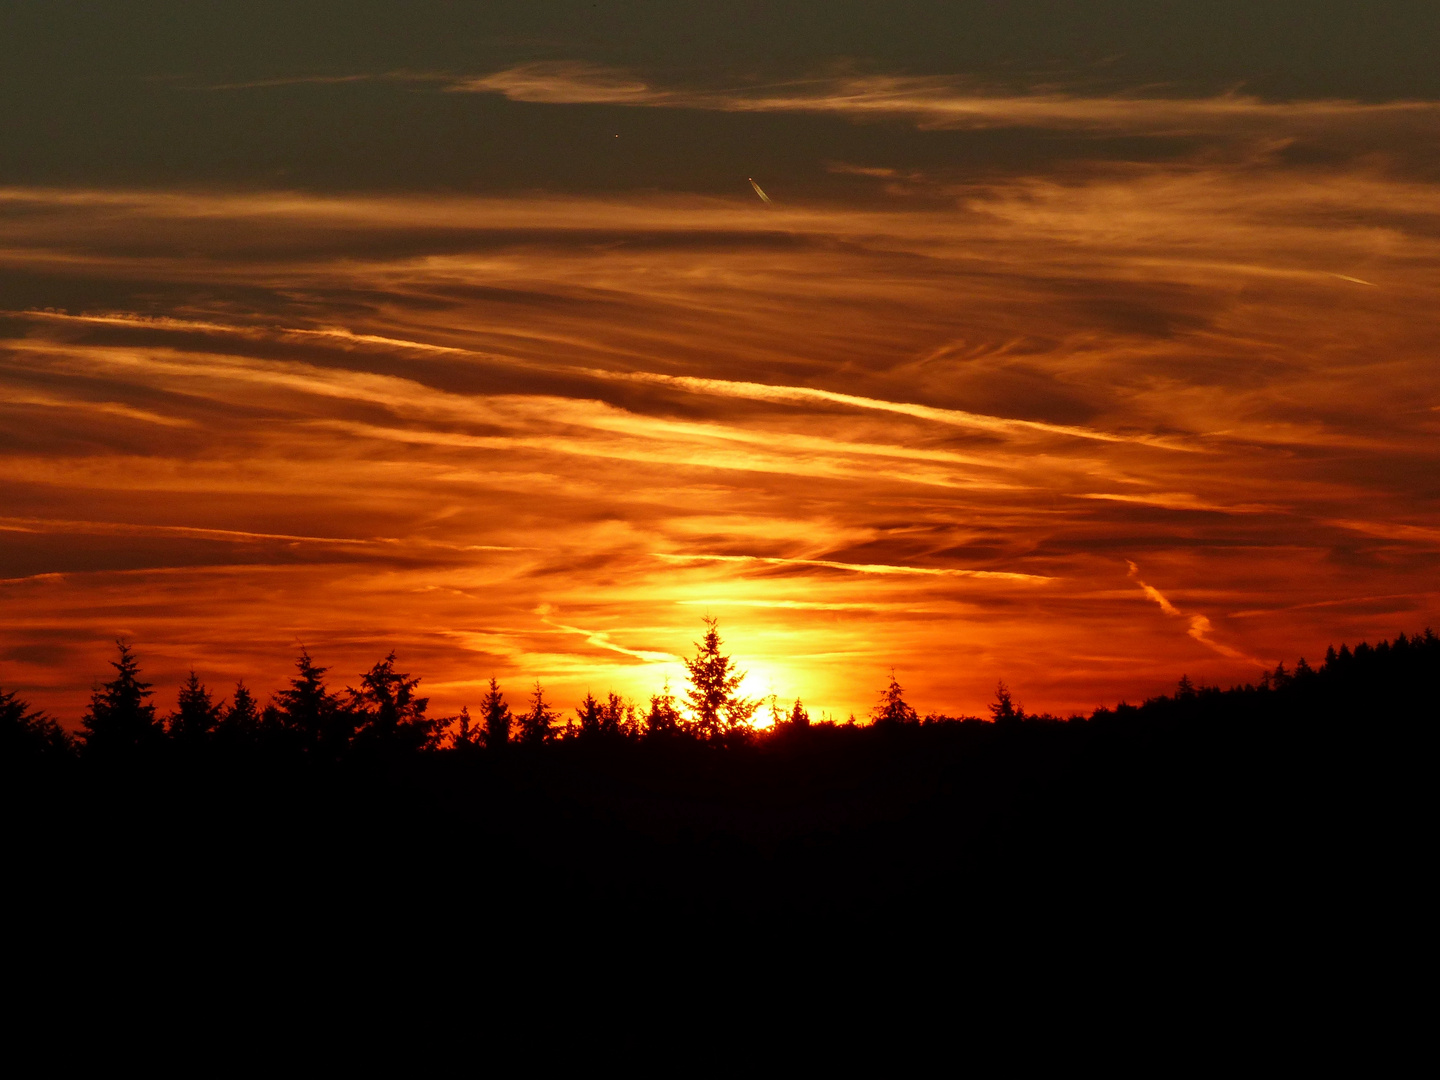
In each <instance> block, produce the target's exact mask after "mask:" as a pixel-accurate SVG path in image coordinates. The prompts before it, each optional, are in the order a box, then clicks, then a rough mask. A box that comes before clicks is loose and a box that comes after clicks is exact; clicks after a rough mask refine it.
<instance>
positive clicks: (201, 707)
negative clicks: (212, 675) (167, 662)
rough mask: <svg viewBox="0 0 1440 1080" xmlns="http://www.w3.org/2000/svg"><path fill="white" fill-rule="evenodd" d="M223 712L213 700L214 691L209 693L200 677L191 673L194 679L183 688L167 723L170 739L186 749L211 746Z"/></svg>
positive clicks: (185, 682) (184, 684)
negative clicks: (204, 744) (211, 694)
mask: <svg viewBox="0 0 1440 1080" xmlns="http://www.w3.org/2000/svg"><path fill="white" fill-rule="evenodd" d="M222 708H223V706H221V705H219V704H217V703H216V702H214V701H212V700H211V698H210V691H209V690H207V689H205V686H204V684H203V683H201V682H200V677H199V676H198V675H196V674H195V671H194V669H191V671H190V677H189V678H188V679H186V680H185V681H184V682H183V683H181V684H180V697H179V700H178V701H177V702H176V709H175V711H174V712H173V713H171V714H170V717H169V720H168V722H167V723H166V728H167V730H168V731H169V732H170V738H172V739H174V740H175V741H176V742H177V743H179V744H181V745H182V746H192V747H193V746H199V745H200V744H202V743H205V742H208V741H209V740H210V737H211V736H212V735H214V734H215V727H216V725H217V724H219V722H220V712H221V709H222Z"/></svg>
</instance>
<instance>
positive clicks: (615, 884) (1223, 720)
mask: <svg viewBox="0 0 1440 1080" xmlns="http://www.w3.org/2000/svg"><path fill="white" fill-rule="evenodd" d="M685 664H686V671H687V683H686V686H685V687H683V688H681V690H680V693H678V694H677V692H676V691H675V690H674V689H672V688H671V687H670V686H669V685H668V684H667V685H665V686H664V687H663V688H661V689H660V690H658V691H657V692H656V693H655V694H654V695H653V696H652V697H651V698H650V700H649V702H648V704H645V705H641V704H637V703H635V702H633V701H628V700H625V699H623V698H621V697H620V696H618V695H616V694H614V693H609V694H607V695H606V696H605V697H603V698H599V697H596V696H595V695H593V694H587V695H586V696H585V698H584V699H583V700H582V701H581V702H579V703H577V704H576V705H575V706H573V707H571V708H569V709H564V710H562V709H560V708H558V707H557V706H556V704H555V703H553V702H552V701H550V700H549V699H548V698H547V697H546V694H545V691H544V688H543V687H542V685H541V684H540V683H539V682H532V684H531V689H530V690H529V692H528V693H526V694H524V695H522V696H521V698H520V700H518V701H517V702H516V703H515V704H512V703H511V702H510V700H508V699H507V696H506V690H505V689H504V688H503V687H502V686H501V685H500V683H499V682H498V681H497V680H496V679H494V678H492V679H490V681H489V683H488V686H487V688H486V691H485V693H484V695H483V697H482V699H481V700H480V701H479V702H478V703H477V706H476V709H475V712H474V714H473V715H472V713H471V712H470V710H469V709H468V708H466V709H465V710H462V712H461V713H460V714H459V715H457V716H446V717H437V716H433V715H431V713H430V710H429V701H428V699H427V698H426V697H425V696H423V695H422V694H421V693H420V684H421V680H420V678H418V677H416V676H413V675H412V674H410V673H408V672H405V671H402V670H400V665H399V661H398V659H397V657H396V656H395V654H394V653H390V654H389V655H387V656H385V657H384V658H383V659H382V660H380V661H378V662H377V663H376V664H375V665H374V666H373V667H371V668H370V669H369V670H368V671H366V672H364V673H363V674H361V675H360V676H359V678H358V679H357V680H356V683H355V685H348V684H346V685H343V687H341V688H337V687H336V685H335V684H332V682H331V681H330V680H329V679H328V678H327V676H329V674H330V673H329V671H328V670H327V669H326V668H325V667H323V666H320V665H319V664H317V663H316V662H315V661H314V659H312V657H311V656H310V654H309V653H308V651H302V652H301V654H300V656H299V657H298V659H297V661H296V666H295V670H294V672H293V673H292V675H291V676H290V678H289V680H288V683H287V685H286V686H285V687H284V688H283V689H281V690H280V691H278V692H277V693H275V694H274V695H273V696H272V697H271V699H270V700H269V701H268V702H265V703H264V704H261V703H260V702H259V701H257V700H256V698H255V696H254V695H253V694H252V693H251V691H250V690H249V689H248V688H247V686H246V684H245V683H243V682H241V683H240V684H238V685H237V686H236V687H235V689H234V691H233V692H232V693H231V694H230V695H229V696H228V698H226V699H224V700H218V699H217V698H216V697H215V696H214V695H213V694H212V693H211V691H210V690H209V688H207V687H206V685H205V684H204V683H202V681H201V680H200V678H199V677H198V675H197V674H196V673H194V672H192V673H191V674H190V675H189V677H188V678H187V679H186V680H185V681H184V683H183V684H182V685H181V686H180V688H179V690H178V693H177V695H176V698H175V705H174V708H173V709H171V710H169V711H162V709H161V707H160V705H159V704H157V702H156V700H155V699H156V698H157V696H158V695H157V694H156V693H155V689H154V687H153V686H152V685H151V684H150V683H148V682H146V681H145V680H144V677H143V670H142V667H141V663H140V659H139V656H138V654H137V652H136V651H135V650H134V649H132V647H131V646H130V644H129V643H126V642H119V643H117V656H116V659H115V660H114V661H112V667H113V671H114V674H113V676H112V677H111V678H110V679H108V680H107V681H105V682H103V683H101V684H100V685H98V686H97V687H96V688H95V689H94V692H93V694H92V697H91V701H90V705H89V707H88V709H87V710H86V712H85V714H84V716H83V717H82V718H81V724H80V729H79V731H78V733H77V734H76V735H74V736H72V735H70V734H68V733H67V732H66V731H65V730H64V729H63V728H62V727H61V726H60V725H59V724H58V723H57V722H56V720H55V719H54V718H53V717H50V716H47V715H45V714H44V713H42V712H38V711H36V710H34V709H32V708H31V707H30V706H29V705H28V704H27V703H26V702H25V701H23V700H22V699H21V698H20V697H19V696H18V695H17V694H16V693H14V692H10V691H4V690H3V688H0V770H3V778H4V781H5V791H6V800H7V804H8V805H7V807H6V810H7V814H8V815H9V817H8V820H9V821H10V822H11V832H12V834H14V835H16V836H17V837H18V839H19V843H18V847H17V851H18V852H19V855H18V856H17V857H19V858H22V859H23V858H24V857H26V853H27V852H28V857H30V858H32V859H34V860H36V863H37V864H38V863H41V862H44V861H45V860H46V859H47V858H50V857H53V856H55V855H56V853H59V852H64V853H66V855H67V861H66V866H67V867H68V869H67V870H66V871H64V872H63V873H59V874H58V875H56V874H52V875H50V876H48V877H47V878H46V880H47V881H49V882H50V885H49V886H48V887H53V888H54V889H56V890H61V891H63V890H64V889H65V888H66V887H67V886H66V885H65V883H66V882H68V883H69V886H68V887H70V888H73V889H77V890H80V892H81V893H83V892H84V890H86V889H90V890H93V889H94V888H95V887H97V882H100V881H104V882H107V883H109V886H110V887H114V885H115V883H116V882H127V881H128V882H131V883H132V885H133V887H135V888H139V889H141V890H142V891H144V890H146V889H152V888H153V889H164V888H180V887H183V888H184V889H186V890H193V889H194V888H196V887H199V886H197V882H199V883H204V882H208V883H209V885H207V886H205V887H209V888H216V889H231V890H233V889H237V888H238V889H240V890H242V891H243V890H245V889H260V890H263V889H265V888H268V887H273V886H274V885H275V883H277V882H281V881H283V882H285V883H286V886H285V887H286V888H299V889H302V890H303V889H304V888H306V887H307V886H306V885H305V883H306V882H308V883H309V885H308V887H310V888H324V889H327V890H328V889H332V888H335V889H340V888H345V887H354V888H361V889H370V890H373V889H374V888H377V887H378V886H377V885H376V884H375V881H376V880H377V879H378V878H383V879H384V880H386V881H390V882H395V881H401V880H403V881H405V882H407V883H408V884H407V888H410V889H417V890H419V891H420V892H421V893H422V894H425V895H432V896H441V895H446V894H448V893H449V892H452V891H457V892H458V893H459V894H464V895H467V896H472V897H473V896H480V897H485V896H489V897H490V899H491V900H492V901H496V902H498V900H496V898H497V897H499V896H501V895H503V896H504V898H505V903H507V904H513V903H526V904H532V905H541V906H543V905H544V904H546V903H550V902H554V900H555V898H556V897H567V898H569V899H570V900H572V901H573V900H575V899H576V898H585V900H586V902H587V903H590V904H592V905H601V906H603V905H618V906H620V907H625V906H627V905H628V906H629V907H631V908H633V907H634V906H635V905H640V906H642V907H646V906H648V907H649V908H656V907H657V906H658V907H662V908H663V907H666V906H667V905H670V906H673V905H682V906H686V907H689V908H694V907H696V906H697V905H698V906H699V907H711V906H715V907H717V908H721V909H723V908H726V907H727V906H729V907H730V908H732V909H743V908H746V907H747V906H753V905H754V904H756V903H757V902H761V903H762V904H763V906H764V908H765V909H766V910H768V911H772V912H779V911H784V910H790V909H794V908H799V907H806V908H810V909H814V908H815V907H816V906H819V907H830V908H836V909H845V910H851V909H853V908H855V907H865V906H870V907H874V906H875V905H880V906H884V905H887V904H901V905H910V904H913V903H916V902H920V901H922V900H927V899H928V900H931V901H934V902H949V901H953V900H954V899H955V898H956V897H958V896H961V895H965V894H967V893H968V892H970V891H973V890H974V889H976V888H977V887H981V886H982V885H983V889H984V890H985V891H986V893H987V895H990V896H992V897H994V896H998V895H1006V896H1011V897H1012V898H1016V899H1017V902H1018V898H1020V897H1028V898H1031V899H1032V900H1033V898H1034V897H1036V896H1040V895H1050V894H1052V893H1054V892H1055V891H1056V890H1058V891H1059V893H1061V894H1069V893H1073V892H1074V891H1075V890H1077V889H1078V890H1081V891H1084V890H1085V889H1093V888H1095V887H1097V883H1103V882H1108V883H1112V884H1113V883H1114V882H1116V881H1119V880H1124V881H1128V882H1131V883H1134V882H1136V881H1141V880H1143V881H1144V882H1145V883H1146V885H1145V888H1146V889H1154V888H1159V887H1161V886H1160V884H1159V883H1162V882H1170V883H1171V885H1174V883H1175V882H1177V881H1180V880H1182V879H1183V880H1184V881H1186V882H1189V885H1188V886H1187V887H1188V888H1191V889H1209V888H1220V887H1221V886H1220V885H1219V884H1217V883H1225V882H1228V883H1232V884H1233V883H1234V882H1236V881H1237V880H1242V879H1243V880H1245V881H1246V882H1248V883H1249V886H1248V887H1259V883H1263V882H1264V881H1267V880H1269V881H1271V882H1272V883H1274V882H1276V881H1281V880H1283V881H1285V882H1286V883H1287V887H1289V886H1294V887H1296V888H1299V887H1300V886H1299V885H1298V884H1296V883H1298V882H1306V881H1310V882H1313V881H1314V880H1315V877H1316V875H1319V874H1321V873H1322V869H1323V868H1324V867H1326V866H1333V865H1334V864H1335V863H1336V860H1341V861H1344V859H1345V858H1349V857H1351V856H1353V857H1354V858H1356V859H1373V858H1378V857H1379V854H1378V853H1379V852H1381V851H1383V850H1384V849H1385V843H1387V842H1388V841H1389V840H1393V839H1394V838H1395V836H1396V835H1397V833H1396V831H1395V829H1394V828H1393V827H1392V826H1393V823H1394V822H1396V821H1411V820H1416V818H1415V814H1416V803H1417V802H1418V800H1419V798H1420V793H1421V791H1422V790H1423V781H1421V780H1420V779H1419V778H1418V775H1416V770H1417V769H1419V768H1421V767H1423V766H1422V762H1424V761H1426V760H1428V745H1429V731H1430V729H1431V728H1432V727H1433V725H1434V723H1435V720H1436V719H1437V708H1436V692H1435V691H1436V677H1437V674H1440V638H1437V637H1436V635H1435V634H1434V633H1433V632H1432V631H1430V630H1428V629H1427V630H1425V631H1423V632H1422V633H1420V634H1416V635H1413V636H1406V635H1404V634H1402V635H1400V636H1399V637H1397V638H1395V639H1394V640H1393V641H1381V642H1380V643H1379V644H1377V645H1373V646H1372V645H1369V644H1365V643H1362V644H1360V645H1358V646H1356V647H1355V648H1353V649H1352V648H1350V647H1348V646H1345V645H1342V646H1341V647H1340V648H1339V649H1338V650H1336V649H1335V648H1333V647H1332V648H1330V649H1329V650H1328V651H1327V652H1326V655H1325V659H1324V661H1323V662H1322V663H1320V664H1319V665H1317V666H1314V667H1312V666H1311V665H1309V664H1308V663H1307V662H1306V661H1305V660H1304V659H1301V660H1299V661H1298V662H1297V663H1296V664H1295V665H1294V666H1293V667H1291V668H1286V667H1285V665H1283V664H1281V665H1279V666H1277V667H1276V668H1275V669H1274V670H1273V671H1268V672H1266V673H1265V674H1264V676H1263V677H1262V678H1261V679H1260V680H1259V681H1258V682H1257V683H1253V684H1246V685H1240V686H1233V687H1230V688H1228V689H1222V688H1219V687H1214V686H1197V685H1194V684H1193V683H1192V682H1191V681H1190V679H1189V678H1188V677H1183V676H1182V677H1181V679H1180V680H1179V683H1178V685H1177V687H1176V689H1175V691H1174V692H1173V693H1171V694H1169V695H1165V696H1160V697H1155V698H1152V699H1149V700H1147V701H1145V702H1143V703H1141V704H1139V705H1128V704H1121V705H1118V706H1116V707H1114V708H1104V707H1102V708H1097V709H1096V710H1094V711H1093V712H1092V713H1090V714H1089V715H1083V716H1082V715H1075V716H1070V717H1065V718H1061V717H1055V716H1050V715H1043V714H1042V715H1034V714H1029V713H1027V712H1025V710H1024V709H1023V708H1022V707H1021V706H1020V705H1019V704H1018V703H1017V702H1016V701H1015V699H1014V697H1013V696H1012V694H1011V692H1010V690H1009V688H1008V687H1006V686H1005V684H1004V683H1001V684H999V686H998V687H997V690H996V696H995V700H994V701H993V703H992V704H991V705H990V707H989V715H988V716H987V717H984V718H981V717H975V716H949V715H941V714H929V715H925V716H921V715H920V714H919V713H918V712H917V711H916V709H915V708H914V707H913V706H911V705H910V704H909V703H908V702H907V701H906V700H905V692H904V689H903V687H902V686H901V684H900V682H899V680H898V677H897V675H896V673H895V672H894V671H893V670H892V671H891V673H890V676H889V679H888V681H887V682H886V684H885V685H884V686H883V688H882V689H881V690H880V691H879V692H878V693H877V698H876V703H875V705H874V707H873V709H872V710H871V713H870V716H869V717H868V720H867V722H865V723H857V722H855V721H854V718H853V717H852V718H851V722H849V723H835V722H832V721H829V720H822V721H817V720H814V719H812V718H811V717H810V715H809V714H808V712H807V710H806V708H805V705H804V703H803V702H802V701H800V700H796V701H795V702H794V703H793V704H792V705H788V706H787V705H782V704H781V703H780V702H778V701H777V700H776V699H774V698H772V699H770V700H768V701H759V700H754V699H747V698H745V697H743V696H742V695H741V693H740V686H741V680H742V678H743V673H741V672H739V671H738V670H737V669H736V666H735V664H734V662H733V660H732V658H731V657H730V656H728V655H727V654H726V653H725V650H724V645H723V642H722V641H721V638H720V634H719V630H718V627H717V625H716V623H715V621H714V620H707V622H706V629H705V633H704V635H703V637H702V638H701V640H700V641H698V642H696V652H695V655H694V656H693V657H692V658H688V659H686V661H685ZM762 709H763V710H764V713H763V715H764V716H766V717H768V718H769V720H770V724H769V725H768V726H767V727H763V728H761V727H757V726H756V724H755V718H756V716H757V714H761V710H762ZM17 823H23V824H17ZM1380 823H1390V825H1386V826H1385V827H1383V828H1381V827H1380ZM1387 838H1388V839H1387ZM1346 852H1348V853H1349V854H1348V855H1346V854H1345V853H1346ZM77 878H78V879H77ZM481 879H483V882H489V883H490V885H488V886H487V885H485V884H483V882H481V883H479V884H477V882H479V881H481ZM222 881H223V882H224V884H221V883H222ZM266 882H269V883H270V885H269V886H267V885H265V884H264V883H266ZM347 883H348V884H347ZM501 883H503V888H500V884H501ZM497 888H500V891H499V892H496V891H495V889H497ZM487 890H489V891H488V892H487Z"/></svg>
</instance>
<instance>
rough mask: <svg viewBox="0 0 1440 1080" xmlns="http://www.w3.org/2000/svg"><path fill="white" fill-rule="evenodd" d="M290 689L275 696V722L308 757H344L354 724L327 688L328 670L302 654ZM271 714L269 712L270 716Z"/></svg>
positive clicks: (346, 711)
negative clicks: (311, 755) (310, 754)
mask: <svg viewBox="0 0 1440 1080" xmlns="http://www.w3.org/2000/svg"><path fill="white" fill-rule="evenodd" d="M295 667H296V674H295V675H293V676H291V678H290V688H289V689H288V690H281V691H280V692H279V693H277V694H276V695H275V711H274V714H273V716H274V719H275V720H276V721H277V722H278V724H279V726H280V728H281V730H282V731H283V732H284V733H285V735H286V736H287V737H288V738H289V739H290V740H291V741H293V742H294V743H295V744H297V745H298V746H299V747H300V748H301V749H303V750H305V751H306V752H307V753H312V754H321V755H323V756H325V757H336V756H338V755H340V754H343V753H344V752H345V750H346V749H347V748H348V747H349V745H350V737H351V736H352V735H353V734H354V730H355V720H354V717H353V716H352V715H351V714H350V712H349V710H348V709H346V708H345V707H344V706H343V704H342V703H341V701H340V697H339V695H338V694H332V693H331V692H330V691H329V690H328V689H327V688H326V686H325V677H324V676H325V672H326V671H327V670H328V669H327V668H323V667H320V666H319V665H317V664H316V663H314V662H313V661H312V660H311V659H310V654H309V652H307V651H305V650H301V652H300V657H299V659H298V660H296V661H295ZM268 712H269V710H267V713H268Z"/></svg>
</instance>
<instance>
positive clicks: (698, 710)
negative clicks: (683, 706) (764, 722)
mask: <svg viewBox="0 0 1440 1080" xmlns="http://www.w3.org/2000/svg"><path fill="white" fill-rule="evenodd" d="M717 626H718V620H716V619H714V618H711V617H709V616H706V617H705V627H706V629H705V637H704V639H703V640H702V641H697V642H695V648H696V650H697V651H696V654H695V658H694V659H693V660H691V659H688V658H687V659H686V660H685V669H686V671H687V672H688V673H689V675H690V689H689V690H687V691H686V692H685V696H686V698H687V700H688V701H689V704H690V714H691V717H692V720H691V725H692V727H693V729H694V731H695V734H697V735H699V736H700V737H701V738H702V739H718V738H720V737H721V736H724V735H728V734H731V733H733V732H737V731H740V730H741V729H744V728H748V727H749V725H750V720H751V718H752V717H753V716H754V715H755V710H756V709H757V708H759V706H760V703H759V702H758V701H752V700H750V699H749V698H744V697H741V696H740V695H739V694H738V693H736V691H737V690H739V689H740V684H741V683H742V682H743V681H744V679H745V673H744V672H743V671H738V670H736V668H735V666H734V663H733V662H732V661H731V659H730V657H728V656H726V655H725V654H724V653H722V652H721V651H720V632H719V630H718V629H717Z"/></svg>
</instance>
